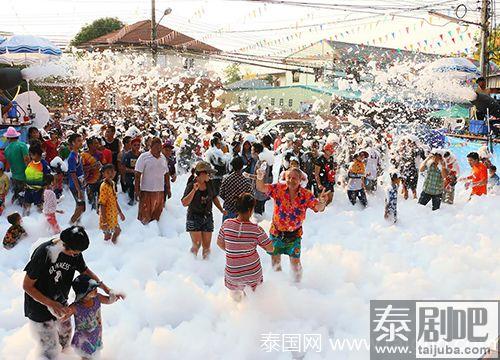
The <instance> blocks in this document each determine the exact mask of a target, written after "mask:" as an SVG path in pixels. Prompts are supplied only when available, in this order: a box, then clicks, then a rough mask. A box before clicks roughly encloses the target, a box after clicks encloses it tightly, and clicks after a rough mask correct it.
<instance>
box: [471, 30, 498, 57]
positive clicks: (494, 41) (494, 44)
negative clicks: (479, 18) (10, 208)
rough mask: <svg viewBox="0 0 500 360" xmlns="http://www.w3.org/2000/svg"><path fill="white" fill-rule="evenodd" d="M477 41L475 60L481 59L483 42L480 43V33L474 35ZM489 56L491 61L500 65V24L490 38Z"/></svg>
mask: <svg viewBox="0 0 500 360" xmlns="http://www.w3.org/2000/svg"><path fill="white" fill-rule="evenodd" d="M474 40H475V41H476V50H475V51H474V54H473V57H474V59H475V60H479V57H480V54H481V44H480V34H479V32H477V33H476V35H475V36H474ZM488 56H489V59H490V61H493V62H494V63H495V64H497V65H500V26H497V27H496V28H495V29H493V31H492V32H491V34H490V36H489V38H488Z"/></svg>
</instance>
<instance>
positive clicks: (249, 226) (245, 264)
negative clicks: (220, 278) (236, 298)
mask: <svg viewBox="0 0 500 360" xmlns="http://www.w3.org/2000/svg"><path fill="white" fill-rule="evenodd" d="M219 240H224V244H225V248H226V270H225V284H226V287H227V288H228V289H230V290H243V289H244V287H245V286H250V287H252V288H255V287H256V286H257V285H258V284H260V283H261V282H262V281H263V277H262V267H261V265H260V258H259V254H258V253H257V245H258V246H260V247H262V248H264V247H265V246H267V245H268V244H270V243H271V240H269V237H268V236H267V234H266V232H265V231H264V230H263V229H262V228H261V227H260V226H259V225H256V224H253V223H251V222H243V221H239V220H238V219H228V220H226V221H225V222H224V223H223V224H222V226H221V228H220V231H219Z"/></svg>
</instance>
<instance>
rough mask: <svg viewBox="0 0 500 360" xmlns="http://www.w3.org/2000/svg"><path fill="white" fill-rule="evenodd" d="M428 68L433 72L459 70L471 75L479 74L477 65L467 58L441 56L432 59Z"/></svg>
mask: <svg viewBox="0 0 500 360" xmlns="http://www.w3.org/2000/svg"><path fill="white" fill-rule="evenodd" d="M430 68H431V69H432V70H433V71H434V72H439V73H444V72H459V73H467V74H471V75H473V76H480V75H481V73H480V71H479V69H478V68H477V66H476V65H475V64H474V63H473V62H472V61H470V60H469V59H467V58H441V59H438V60H436V61H433V62H432V63H431V64H430Z"/></svg>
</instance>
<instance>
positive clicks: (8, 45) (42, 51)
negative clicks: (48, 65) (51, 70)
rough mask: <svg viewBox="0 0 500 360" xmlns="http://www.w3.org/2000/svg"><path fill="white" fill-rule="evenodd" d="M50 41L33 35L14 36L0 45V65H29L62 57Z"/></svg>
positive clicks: (59, 50)
mask: <svg viewBox="0 0 500 360" xmlns="http://www.w3.org/2000/svg"><path fill="white" fill-rule="evenodd" d="M61 54H62V52H61V49H59V48H58V47H57V46H55V45H54V44H53V43H51V42H50V41H49V40H47V39H45V38H41V37H36V36H32V35H14V36H11V37H10V38H8V39H7V40H5V41H3V42H1V43H0V63H4V64H9V65H29V64H34V63H39V62H43V61H47V60H50V59H52V58H56V57H59V56H61Z"/></svg>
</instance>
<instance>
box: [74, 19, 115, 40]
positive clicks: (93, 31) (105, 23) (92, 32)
mask: <svg viewBox="0 0 500 360" xmlns="http://www.w3.org/2000/svg"><path fill="white" fill-rule="evenodd" d="M124 26H125V24H124V23H122V22H121V21H120V20H118V19H117V18H109V17H108V18H101V19H97V20H95V21H94V22H93V23H92V24H89V25H85V26H84V27H82V28H81V29H80V31H79V32H78V34H76V35H75V37H74V38H73V40H71V43H70V45H72V46H78V45H81V44H83V43H85V42H87V41H90V40H93V39H96V38H98V37H99V36H103V35H106V34H109V33H110V32H113V31H115V30H118V29H121V28H122V27H124Z"/></svg>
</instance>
